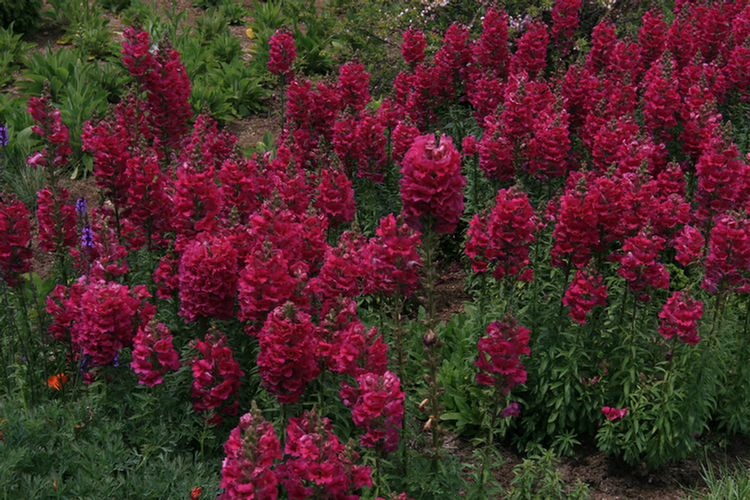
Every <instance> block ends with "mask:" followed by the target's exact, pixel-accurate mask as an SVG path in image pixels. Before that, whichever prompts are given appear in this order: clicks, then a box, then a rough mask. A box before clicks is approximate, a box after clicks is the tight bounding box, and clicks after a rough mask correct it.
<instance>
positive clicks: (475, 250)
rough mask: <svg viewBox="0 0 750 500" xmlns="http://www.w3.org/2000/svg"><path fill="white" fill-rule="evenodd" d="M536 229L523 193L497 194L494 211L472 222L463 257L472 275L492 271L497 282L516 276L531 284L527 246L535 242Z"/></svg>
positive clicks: (514, 190) (508, 190)
mask: <svg viewBox="0 0 750 500" xmlns="http://www.w3.org/2000/svg"><path fill="white" fill-rule="evenodd" d="M538 227H539V224H538V221H537V217H536V215H534V209H533V208H532V207H531V204H530V203H529V197H528V195H527V194H526V193H524V192H523V191H521V190H520V189H519V188H517V187H512V188H510V189H501V190H499V191H498V192H497V197H496V198H495V207H494V208H493V209H492V210H491V211H490V212H489V213H482V214H476V215H475V216H474V219H472V221H471V224H470V227H469V231H468V236H469V240H468V241H467V242H466V255H468V256H469V257H470V258H471V263H472V268H473V269H474V271H475V272H479V271H488V270H491V271H492V275H493V276H494V277H495V279H496V280H501V279H503V278H506V277H510V276H517V277H518V279H519V280H521V281H533V277H532V270H531V269H529V268H528V266H529V264H530V262H531V261H530V260H529V245H530V244H531V243H532V242H533V241H535V240H536V236H535V233H536V232H537V229H538ZM488 266H489V267H488Z"/></svg>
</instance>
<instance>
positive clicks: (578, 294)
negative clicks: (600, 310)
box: [562, 269, 607, 325]
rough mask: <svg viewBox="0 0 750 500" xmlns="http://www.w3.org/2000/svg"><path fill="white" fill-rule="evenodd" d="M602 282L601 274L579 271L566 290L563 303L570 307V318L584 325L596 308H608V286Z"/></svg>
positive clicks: (584, 270)
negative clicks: (588, 315)
mask: <svg viewBox="0 0 750 500" xmlns="http://www.w3.org/2000/svg"><path fill="white" fill-rule="evenodd" d="M602 281H603V277H602V275H601V274H597V273H595V272H591V271H589V270H586V269H579V270H578V271H576V275H575V278H573V281H571V283H570V286H568V289H567V290H565V295H563V298H562V303H563V304H564V305H566V306H568V307H570V317H571V318H573V319H574V320H575V321H577V322H579V323H580V324H582V325H583V324H584V323H586V315H587V314H588V313H589V312H591V310H592V309H593V308H594V306H603V307H606V306H607V286H606V285H605V284H603V283H602Z"/></svg>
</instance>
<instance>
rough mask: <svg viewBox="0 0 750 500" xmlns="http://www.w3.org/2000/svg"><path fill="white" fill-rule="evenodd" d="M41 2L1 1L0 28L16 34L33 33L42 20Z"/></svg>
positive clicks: (35, 0)
mask: <svg viewBox="0 0 750 500" xmlns="http://www.w3.org/2000/svg"><path fill="white" fill-rule="evenodd" d="M41 11H42V0H3V1H2V2H0V27H3V28H5V29H8V28H10V27H11V25H12V26H13V28H14V29H15V30H16V31H17V32H18V33H26V34H28V33H33V32H34V31H36V29H37V28H38V27H39V23H40V21H41V19H42V16H41Z"/></svg>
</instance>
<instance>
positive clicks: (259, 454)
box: [219, 402, 282, 500]
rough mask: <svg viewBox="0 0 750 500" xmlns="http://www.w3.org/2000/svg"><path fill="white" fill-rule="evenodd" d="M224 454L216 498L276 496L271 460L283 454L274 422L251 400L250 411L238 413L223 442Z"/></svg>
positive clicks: (261, 499)
mask: <svg viewBox="0 0 750 500" xmlns="http://www.w3.org/2000/svg"><path fill="white" fill-rule="evenodd" d="M224 453H225V454H226V457H225V458H224V462H223V463H222V466H221V487H222V488H224V493H223V494H222V495H221V496H219V500H248V499H255V500H275V499H276V498H277V496H278V493H279V489H278V479H277V477H276V473H275V472H274V470H273V461H274V460H280V459H281V458H282V454H281V446H280V444H279V439H278V438H277V437H276V432H275V431H274V430H273V426H272V425H271V424H270V423H269V422H266V420H265V419H264V418H263V415H262V414H261V412H260V410H258V407H257V406H255V402H253V408H252V411H250V412H249V413H246V414H244V415H242V416H241V417H240V425H238V426H237V427H235V428H234V429H232V432H230V433H229V439H227V442H226V443H224Z"/></svg>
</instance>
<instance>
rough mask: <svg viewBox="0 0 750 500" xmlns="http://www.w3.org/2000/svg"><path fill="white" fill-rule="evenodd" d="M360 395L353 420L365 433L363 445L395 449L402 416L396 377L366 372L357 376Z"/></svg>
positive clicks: (401, 400) (401, 392)
mask: <svg viewBox="0 0 750 500" xmlns="http://www.w3.org/2000/svg"><path fill="white" fill-rule="evenodd" d="M357 383H358V384H359V390H358V392H359V397H358V398H357V402H356V403H354V406H353V407H352V419H353V420H354V424H355V425H356V426H357V427H361V428H362V429H364V430H365V431H366V432H365V434H364V435H363V436H362V446H365V447H368V448H373V447H378V448H380V450H382V451H383V452H384V453H391V452H393V451H395V450H396V449H398V437H399V429H400V428H401V422H402V420H403V416H404V392H403V391H402V390H401V387H400V381H399V379H398V376H396V375H395V374H394V373H392V372H389V371H387V372H385V373H384V374H382V375H378V374H377V373H372V372H366V373H363V374H362V375H360V376H358V377H357Z"/></svg>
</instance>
